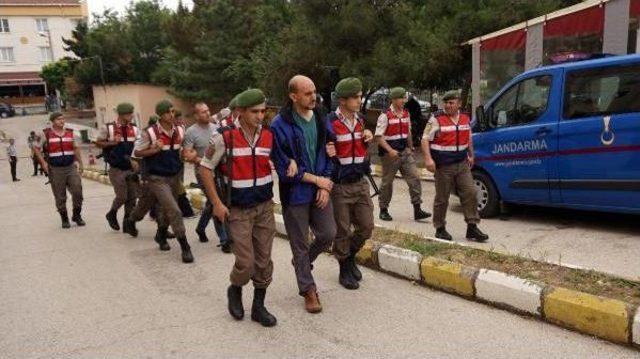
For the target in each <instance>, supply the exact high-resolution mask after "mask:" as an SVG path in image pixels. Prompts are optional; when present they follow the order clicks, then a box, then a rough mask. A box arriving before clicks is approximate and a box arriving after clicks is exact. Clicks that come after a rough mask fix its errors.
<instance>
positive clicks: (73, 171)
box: [49, 163, 82, 212]
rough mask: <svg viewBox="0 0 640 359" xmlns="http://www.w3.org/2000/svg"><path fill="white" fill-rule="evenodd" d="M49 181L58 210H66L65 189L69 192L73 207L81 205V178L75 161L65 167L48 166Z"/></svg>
mask: <svg viewBox="0 0 640 359" xmlns="http://www.w3.org/2000/svg"><path fill="white" fill-rule="evenodd" d="M49 181H51V190H52V191H53V197H54V198H55V201H56V208H57V209H58V212H65V211H66V210H67V190H69V193H71V200H72V202H73V208H81V207H82V180H81V179H80V174H79V173H78V168H77V167H76V164H75V163H74V164H71V165H69V166H65V167H55V166H49Z"/></svg>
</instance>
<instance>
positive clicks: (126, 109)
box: [116, 102, 133, 115]
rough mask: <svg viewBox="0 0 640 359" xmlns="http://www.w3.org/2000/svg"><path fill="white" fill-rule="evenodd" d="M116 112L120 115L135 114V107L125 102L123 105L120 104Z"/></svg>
mask: <svg viewBox="0 0 640 359" xmlns="http://www.w3.org/2000/svg"><path fill="white" fill-rule="evenodd" d="M116 111H117V112H118V115H126V114H129V113H133V105H132V104H130V103H128V102H123V103H121V104H118V107H116Z"/></svg>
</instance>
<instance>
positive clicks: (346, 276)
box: [338, 259, 360, 289]
mask: <svg viewBox="0 0 640 359" xmlns="http://www.w3.org/2000/svg"><path fill="white" fill-rule="evenodd" d="M338 263H339V264H340V274H339V278H338V279H339V281H340V285H342V286H343V287H345V288H347V289H358V288H359V287H360V285H359V284H358V281H357V280H356V279H355V278H354V277H353V273H351V268H350V267H349V263H348V259H343V260H341V261H339V262H338Z"/></svg>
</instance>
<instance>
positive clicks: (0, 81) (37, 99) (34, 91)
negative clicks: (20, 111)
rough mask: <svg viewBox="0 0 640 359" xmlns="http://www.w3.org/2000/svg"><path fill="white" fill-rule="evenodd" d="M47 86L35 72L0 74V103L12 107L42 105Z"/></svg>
mask: <svg viewBox="0 0 640 359" xmlns="http://www.w3.org/2000/svg"><path fill="white" fill-rule="evenodd" d="M46 93H47V84H46V83H45V82H44V81H43V80H42V78H40V76H39V74H38V73H37V72H5V73H0V101H1V102H5V103H10V104H12V105H14V106H33V105H44V103H45V95H46Z"/></svg>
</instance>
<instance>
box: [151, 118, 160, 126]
mask: <svg viewBox="0 0 640 359" xmlns="http://www.w3.org/2000/svg"><path fill="white" fill-rule="evenodd" d="M159 119H160V117H158V116H156V115H152V116H151V117H149V122H148V124H149V126H152V125H155V124H156V123H157V122H158V120H159Z"/></svg>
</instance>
